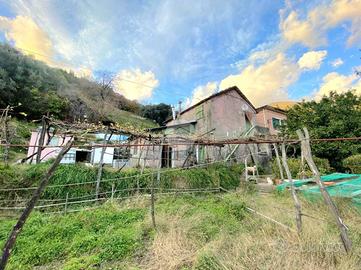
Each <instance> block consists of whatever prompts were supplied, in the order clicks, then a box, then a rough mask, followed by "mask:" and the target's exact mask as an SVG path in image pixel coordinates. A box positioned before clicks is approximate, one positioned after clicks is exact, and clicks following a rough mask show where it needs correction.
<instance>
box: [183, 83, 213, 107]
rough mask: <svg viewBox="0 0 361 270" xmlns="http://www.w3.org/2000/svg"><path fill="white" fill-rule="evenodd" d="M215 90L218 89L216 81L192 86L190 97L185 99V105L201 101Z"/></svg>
mask: <svg viewBox="0 0 361 270" xmlns="http://www.w3.org/2000/svg"><path fill="white" fill-rule="evenodd" d="M217 91H218V83H217V82H208V83H207V84H205V85H200V86H197V87H196V88H194V90H193V92H192V97H191V98H188V99H187V100H186V102H185V107H189V106H192V105H194V104H196V103H197V102H199V101H201V100H202V99H205V98H207V97H209V96H211V95H213V94H214V93H215V92H217Z"/></svg>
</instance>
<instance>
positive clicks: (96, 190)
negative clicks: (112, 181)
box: [95, 131, 113, 199]
mask: <svg viewBox="0 0 361 270" xmlns="http://www.w3.org/2000/svg"><path fill="white" fill-rule="evenodd" d="M107 135H108V131H106V132H105V135H104V140H103V147H102V151H101V153H100V160H99V166H98V174H97V182H96V186H95V198H96V199H98V197H99V189H100V180H101V179H102V174H103V160H104V154H105V151H106V149H107V147H106V145H107V143H108V142H109V141H110V138H111V137H112V135H113V133H110V135H109V138H108V139H107Z"/></svg>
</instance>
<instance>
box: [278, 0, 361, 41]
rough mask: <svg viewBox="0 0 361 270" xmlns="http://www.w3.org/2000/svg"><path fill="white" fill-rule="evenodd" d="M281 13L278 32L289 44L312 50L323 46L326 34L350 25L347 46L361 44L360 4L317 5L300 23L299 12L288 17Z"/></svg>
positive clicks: (351, 0)
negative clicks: (339, 26)
mask: <svg viewBox="0 0 361 270" xmlns="http://www.w3.org/2000/svg"><path fill="white" fill-rule="evenodd" d="M283 13H284V12H283ZM283 13H282V17H281V22H280V30H281V33H282V35H283V37H284V39H285V40H287V41H288V42H290V43H302V44H304V45H305V46H307V47H311V48H314V47H318V46H322V45H326V44H327V32H328V30H330V29H332V28H334V27H336V26H338V25H340V24H341V23H343V22H350V23H351V27H350V29H349V32H350V34H349V37H348V39H347V45H349V46H351V45H354V44H356V43H357V42H358V41H360V40H361V1H360V0H333V1H331V2H330V3H329V4H321V5H317V6H315V7H314V8H312V9H311V10H309V12H308V13H307V15H306V16H305V19H300V15H299V12H298V11H295V10H291V11H290V12H289V14H288V15H285V14H283Z"/></svg>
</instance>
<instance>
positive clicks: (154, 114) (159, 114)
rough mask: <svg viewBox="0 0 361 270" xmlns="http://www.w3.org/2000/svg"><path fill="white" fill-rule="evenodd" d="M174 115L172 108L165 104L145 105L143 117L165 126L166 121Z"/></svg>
mask: <svg viewBox="0 0 361 270" xmlns="http://www.w3.org/2000/svg"><path fill="white" fill-rule="evenodd" d="M171 115H172V108H171V107H170V106H169V105H167V104H164V103H159V104H156V105H145V106H143V108H142V116H143V117H145V118H149V119H152V120H154V121H155V122H157V123H158V124H159V125H163V123H164V121H165V120H167V119H168V118H169V117H170V116H171Z"/></svg>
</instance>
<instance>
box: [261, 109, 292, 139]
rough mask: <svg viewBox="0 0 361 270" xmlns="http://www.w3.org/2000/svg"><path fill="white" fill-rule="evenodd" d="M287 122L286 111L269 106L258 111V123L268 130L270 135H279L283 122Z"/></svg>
mask: <svg viewBox="0 0 361 270" xmlns="http://www.w3.org/2000/svg"><path fill="white" fill-rule="evenodd" d="M285 120H287V115H286V112H285V111H284V110H281V109H278V108H274V107H272V106H269V105H265V106H262V107H260V108H258V109H257V115H256V122H257V125H258V126H260V127H264V128H268V130H269V133H270V135H277V134H278V133H279V128H280V126H281V125H282V124H283V122H284V121H285Z"/></svg>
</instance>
